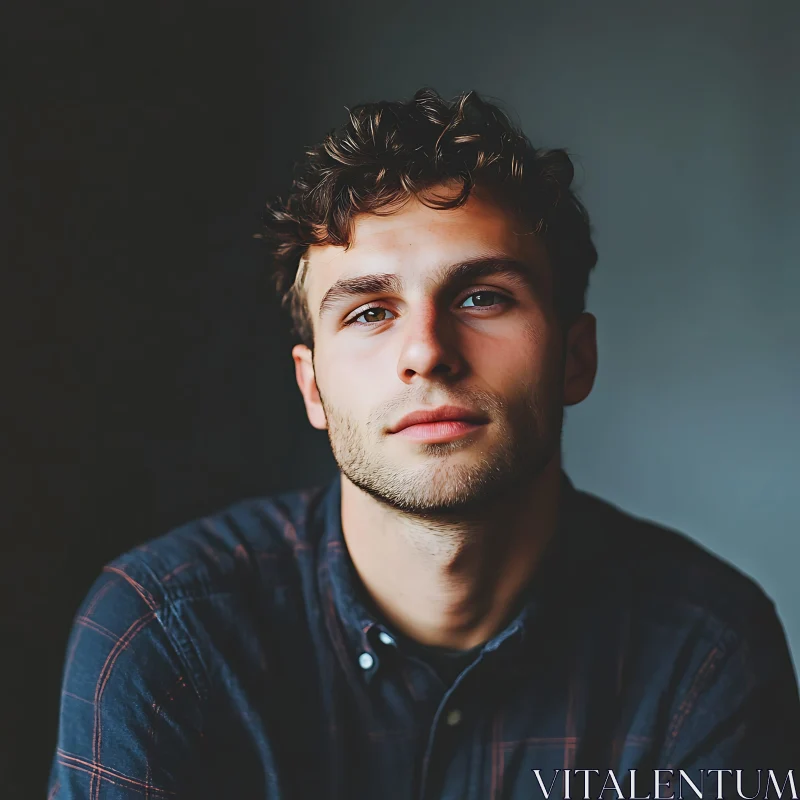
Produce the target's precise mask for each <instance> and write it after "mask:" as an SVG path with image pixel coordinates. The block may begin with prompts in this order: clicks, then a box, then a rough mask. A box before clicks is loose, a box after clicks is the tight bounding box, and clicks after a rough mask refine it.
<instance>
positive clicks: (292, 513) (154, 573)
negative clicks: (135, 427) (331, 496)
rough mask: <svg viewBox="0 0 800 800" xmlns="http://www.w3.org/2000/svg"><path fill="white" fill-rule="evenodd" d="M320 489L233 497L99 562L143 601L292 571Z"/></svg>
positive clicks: (305, 543)
mask: <svg viewBox="0 0 800 800" xmlns="http://www.w3.org/2000/svg"><path fill="white" fill-rule="evenodd" d="M324 489H325V487H324V486H317V487H312V488H309V489H302V490H296V491H291V492H284V493H281V494H275V495H269V496H263V497H253V498H247V499H244V500H239V501H237V502H235V503H232V504H231V505H229V506H227V507H225V508H222V509H220V510H218V511H216V512H214V513H212V514H209V515H206V516H203V517H198V518H196V519H193V520H190V521H189V522H186V523H184V524H182V525H179V526H177V527H175V528H173V529H172V530H170V531H168V532H167V533H165V534H163V535H161V536H159V537H157V538H155V539H152V540H150V541H148V542H145V543H144V544H142V545H140V546H139V547H136V548H134V549H132V550H130V551H128V552H127V553H125V554H123V555H121V556H120V557H119V558H117V559H115V560H114V561H112V562H110V563H109V564H107V565H106V566H105V568H104V572H105V573H106V574H110V575H116V576H117V577H118V579H119V580H121V581H124V582H127V583H128V585H129V586H130V587H132V588H133V589H134V590H135V591H136V592H137V593H138V594H139V595H140V596H141V597H142V598H143V600H144V601H145V602H146V603H147V604H149V605H154V606H161V605H164V604H167V603H169V602H170V601H172V600H177V599H183V598H187V597H199V596H203V595H209V594H219V593H224V592H230V591H233V592H235V591H238V590H240V589H241V588H242V585H243V581H244V582H246V580H247V576H248V575H254V574H256V573H259V574H261V573H263V572H264V571H265V569H266V570H267V571H269V570H270V569H277V570H292V569H294V568H295V567H294V566H293V565H295V562H296V561H297V559H298V558H299V557H300V556H301V555H302V554H303V553H305V552H309V551H311V550H312V549H313V547H314V545H315V543H316V537H317V536H318V535H319V533H320V526H314V525H313V524H312V519H313V516H314V514H315V512H316V509H317V507H318V504H319V502H320V500H321V497H322V495H323V493H324Z"/></svg>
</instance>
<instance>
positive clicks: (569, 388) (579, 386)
mask: <svg viewBox="0 0 800 800" xmlns="http://www.w3.org/2000/svg"><path fill="white" fill-rule="evenodd" d="M596 375H597V319H596V318H595V316H594V314H588V313H586V312H584V313H583V314H581V315H580V316H579V317H578V319H576V320H575V322H573V323H572V326H571V327H570V329H569V331H568V333H567V342H566V361H565V365H564V405H565V406H574V405H577V404H578V403H580V402H582V401H583V400H585V399H586V398H587V397H588V396H589V392H591V391H592V387H593V386H594V379H595V376H596Z"/></svg>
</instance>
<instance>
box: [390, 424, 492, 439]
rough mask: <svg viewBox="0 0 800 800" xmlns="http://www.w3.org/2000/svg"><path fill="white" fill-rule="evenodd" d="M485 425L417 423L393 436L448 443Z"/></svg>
mask: <svg viewBox="0 0 800 800" xmlns="http://www.w3.org/2000/svg"><path fill="white" fill-rule="evenodd" d="M485 425H486V423H485V422H467V421H465V420H460V419H443V420H440V421H439V422H419V423H417V424H416V425H407V426H406V427H405V428H403V429H402V430H399V431H397V432H396V433H395V434H393V435H394V436H402V437H403V438H404V439H410V440H411V441H415V442H450V441H452V440H453V439H459V438H461V437H462V436H466V435H467V434H468V433H472V432H474V431H477V430H479V429H480V428H483V427H484V426H485Z"/></svg>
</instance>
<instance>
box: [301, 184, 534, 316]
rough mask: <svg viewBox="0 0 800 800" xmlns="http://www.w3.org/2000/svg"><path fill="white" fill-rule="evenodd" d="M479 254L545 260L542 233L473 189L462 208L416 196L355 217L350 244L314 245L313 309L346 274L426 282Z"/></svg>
mask: <svg viewBox="0 0 800 800" xmlns="http://www.w3.org/2000/svg"><path fill="white" fill-rule="evenodd" d="M480 256H495V257H499V256H506V257H508V258H513V259H516V260H519V261H523V262H525V263H530V264H531V265H532V266H536V265H537V264H538V263H539V262H541V261H543V260H546V255H545V251H544V246H543V244H542V242H541V240H540V239H539V237H538V236H535V235H533V234H532V233H530V229H529V228H528V227H526V226H525V225H524V224H523V222H522V221H521V220H520V219H519V218H518V217H517V216H516V215H514V214H513V213H512V212H511V211H509V210H507V209H505V208H504V207H502V206H501V205H499V204H497V203H495V202H491V201H490V200H489V199H487V198H486V197H485V196H479V195H478V194H477V193H476V192H475V191H473V192H472V193H471V195H470V197H469V199H468V200H467V202H466V203H465V204H464V205H463V206H461V207H460V208H455V209H445V210H442V209H434V208H430V207H428V206H426V205H425V204H424V203H422V202H421V201H419V200H418V199H416V198H411V199H410V200H409V201H408V202H407V203H406V204H405V205H403V206H402V207H401V208H399V209H398V210H395V211H392V213H391V214H385V215H376V214H361V215H359V216H358V217H356V219H355V221H354V225H353V235H352V237H351V244H350V247H349V248H347V249H345V248H344V247H336V246H333V245H321V246H313V247H310V248H309V251H308V254H307V262H308V263H307V264H306V274H305V278H304V286H305V289H306V296H307V299H308V303H309V307H310V309H311V311H312V313H314V312H315V311H316V309H317V308H318V307H319V303H320V300H321V299H322V296H323V294H324V293H325V292H326V290H327V289H328V288H329V287H330V286H331V285H332V284H333V283H334V282H335V281H337V280H339V279H341V278H345V277H347V278H349V277H358V276H361V275H367V274H375V273H389V274H397V275H401V276H402V277H403V279H404V282H406V283H407V284H409V285H412V284H414V283H420V284H421V283H422V282H424V281H425V279H426V278H427V277H428V276H430V275H432V274H435V273H437V272H438V270H439V269H441V268H442V267H444V266H447V265H449V264H455V263H458V262H460V261H465V260H468V259H470V258H475V257H480Z"/></svg>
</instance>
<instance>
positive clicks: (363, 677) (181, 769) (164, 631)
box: [51, 90, 800, 800]
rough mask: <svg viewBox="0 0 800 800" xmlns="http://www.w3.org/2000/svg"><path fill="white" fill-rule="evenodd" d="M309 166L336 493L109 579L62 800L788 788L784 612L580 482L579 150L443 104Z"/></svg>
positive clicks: (366, 111) (397, 113)
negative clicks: (574, 427) (575, 449)
mask: <svg viewBox="0 0 800 800" xmlns="http://www.w3.org/2000/svg"><path fill="white" fill-rule="evenodd" d="M307 155H308V158H307V161H306V162H305V165H304V168H303V170H302V171H301V173H300V174H299V175H298V177H297V179H296V180H295V183H294V185H293V188H292V193H291V194H290V196H289V198H288V201H287V202H286V203H285V204H284V203H281V202H276V203H275V204H273V205H272V206H270V207H269V209H268V213H267V216H266V233H267V238H268V239H269V240H270V241H271V242H272V245H273V252H274V263H275V265H276V269H277V276H278V287H279V289H280V291H282V292H283V293H284V295H285V298H286V303H287V305H288V306H289V307H290V308H291V311H292V314H293V317H294V321H295V326H296V330H297V333H298V335H299V337H300V340H301V343H300V344H298V345H297V346H296V347H295V348H294V350H293V351H292V354H293V357H294V361H295V365H296V374H297V382H298V385H299V387H300V391H301V392H302V395H303V400H304V401H305V406H306V410H307V413H308V418H309V420H310V422H311V424H312V425H313V426H314V427H316V428H319V429H324V430H327V432H328V436H329V438H330V443H331V447H332V450H333V454H334V456H335V458H336V461H337V464H338V466H339V468H340V474H338V475H337V476H336V478H335V480H333V481H332V482H331V483H330V484H329V485H327V486H324V487H318V488H316V489H312V490H308V491H299V492H293V493H287V494H283V495H280V496H273V497H265V498H260V499H254V500H247V501H243V502H240V503H237V504H235V505H233V506H232V507H230V508H228V509H226V510H223V511H221V512H219V513H218V514H214V515H212V516H211V517H208V518H205V519H201V520H197V521H195V522H192V523H190V524H187V525H184V526H182V527H181V528H179V529H177V530H175V531H172V532H171V533H169V534H167V535H166V536H164V537H162V538H160V539H158V540H156V541H154V542H150V543H148V544H147V545H146V546H144V547H141V548H139V549H137V550H135V551H133V552H131V553H129V554H127V555H126V556H123V557H122V558H120V559H118V560H117V561H115V562H113V563H112V564H110V565H109V566H108V567H106V569H105V571H104V573H103V575H102V576H101V577H100V578H99V580H98V582H97V583H96V584H95V586H94V587H93V589H92V591H91V592H90V594H89V596H88V597H87V599H86V602H85V604H84V606H83V608H82V609H81V610H80V611H79V613H78V616H77V618H76V621H75V626H74V630H73V633H72V637H71V642H70V645H69V649H68V656H67V661H66V666H65V672H64V684H63V693H62V702H61V727H60V736H59V742H58V750H57V753H56V755H55V759H54V764H53V770H52V775H51V786H52V789H53V793H52V795H51V796H52V797H56V798H67V797H69V798H77V797H81V798H85V797H89V798H92V799H93V800H99V798H129V797H150V798H167V797H187V798H262V797H263V798H281V799H282V800H288V798H313V800H325V799H327V798H330V799H331V800H333V799H334V798H336V799H337V800H345V799H346V800H351V798H365V799H367V800H378V799H380V800H383V799H384V798H386V799H391V798H397V799H398V800H406V799H408V800H410V799H411V798H422V799H423V800H434V798H458V800H471V799H473V798H474V799H475V800H477V799H478V798H481V800H483V799H484V798H512V799H513V798H531V797H544V796H546V794H549V796H551V797H564V796H572V797H583V796H585V795H584V779H586V780H587V781H588V780H592V781H595V780H596V779H598V778H599V779H600V783H599V784H594V785H595V787H596V788H594V789H593V790H592V791H593V792H594V793H593V794H592V796H598V794H597V791H598V789H599V787H600V786H603V785H605V787H606V791H609V790H611V791H612V793H611V794H605V793H604V794H603V796H604V797H618V796H625V797H629V796H637V794H638V796H640V797H644V796H645V795H647V794H648V793H649V792H653V791H654V787H655V785H656V781H655V780H654V776H655V778H656V779H658V780H660V788H659V789H657V790H656V791H660V792H661V794H653V795H651V796H662V797H668V796H669V795H670V792H669V790H668V789H667V788H665V787H667V786H668V785H669V777H670V773H669V772H666V773H664V772H662V773H654V771H655V770H673V778H674V780H675V783H674V784H673V785H675V784H676V783H677V778H678V777H680V774H679V772H678V770H680V769H683V770H684V771H685V774H686V776H687V777H688V778H690V779H691V780H692V781H693V784H694V785H695V786H698V787H699V788H700V791H701V792H703V793H704V794H705V796H717V777H719V773H714V774H708V773H705V772H704V770H733V771H735V770H737V769H740V770H743V771H744V772H745V773H747V774H744V775H743V776H742V781H743V783H742V786H743V788H744V790H745V791H746V790H747V789H748V788H750V793H751V794H752V788H753V787H754V786H755V780H756V771H757V769H759V768H760V769H761V770H763V771H764V774H763V779H761V776H760V774H759V779H761V780H762V781H763V782H762V787H761V790H762V791H763V789H764V788H765V787H766V781H767V780H768V773H767V772H766V771H767V770H769V769H772V770H773V774H774V776H775V777H776V778H777V780H778V782H779V784H782V783H783V782H784V781H785V780H786V779H787V777H788V773H787V770H790V769H791V768H793V767H797V766H798V764H800V760H799V759H798V755H799V754H800V746H799V745H798V732H800V701H798V693H797V684H796V679H795V676H794V672H793V668H792V663H791V658H790V655H789V652H788V649H787V644H786V639H785V635H784V632H783V630H782V627H781V623H780V621H779V619H778V617H777V615H776V611H775V608H774V605H773V603H772V601H771V600H770V599H769V598H768V597H767V596H766V595H765V594H764V592H763V591H762V590H761V589H760V588H759V587H758V586H757V585H756V584H755V583H754V582H753V581H752V580H750V579H749V578H747V577H745V576H744V575H743V574H741V573H740V572H738V571H737V570H735V569H734V568H733V567H731V566H730V565H727V564H726V563H724V562H722V561H721V560H719V559H718V558H716V557H715V556H713V555H711V554H710V553H708V552H707V551H705V550H703V549H702V548H700V547H699V546H698V545H696V544H694V543H693V542H691V541H690V540H689V539H687V538H686V537H684V536H683V535H681V534H679V533H677V532H673V531H670V530H667V529H664V528H662V527H659V526H656V525H654V524H652V523H650V522H647V521H645V520H642V519H638V518H635V517H633V516H631V515H629V514H627V513H625V512H623V511H622V510H620V509H618V508H616V507H614V506H612V505H610V504H609V503H607V502H604V501H602V500H601V499H599V498H597V497H594V496H592V495H590V494H587V493H584V492H581V491H579V490H577V489H576V488H575V487H574V486H573V485H572V483H571V481H570V480H569V478H568V477H567V475H566V474H565V473H564V471H563V469H562V465H561V430H562V421H563V413H564V407H565V406H570V405H575V404H577V403H580V402H581V401H582V400H584V399H585V398H586V397H587V395H588V394H589V392H590V391H591V389H592V384H593V382H594V378H595V372H596V369H597V349H596V338H595V318H594V317H593V316H592V315H591V314H588V313H586V312H585V310H584V309H585V294H586V288H587V284H588V276H589V273H590V271H591V269H592V268H593V266H594V265H595V262H596V260H597V254H596V251H595V249H594V246H593V244H592V241H591V236H590V226H589V220H588V217H587V215H586V212H585V210H584V208H583V206H582V205H581V203H580V202H579V201H578V199H577V198H576V197H575V195H574V193H573V191H572V190H571V189H570V185H571V182H572V176H573V171H572V164H571V162H570V160H569V158H568V156H567V155H566V153H565V152H564V151H561V150H551V151H544V150H536V149H534V148H533V147H532V146H531V145H530V143H529V142H528V140H527V139H526V138H525V137H524V136H523V135H522V134H521V133H520V132H518V131H516V130H515V129H514V128H513V127H512V126H511V125H510V124H509V122H508V119H507V118H506V117H505V116H504V115H503V114H502V113H501V112H500V111H499V110H498V109H497V108H496V107H495V106H493V105H490V104H488V103H486V102H484V101H483V100H482V99H481V98H480V97H479V96H478V95H477V94H475V93H468V94H465V95H462V96H460V97H459V98H457V99H456V100H455V101H454V102H453V103H448V102H445V101H444V100H442V98H440V97H439V96H438V95H437V94H436V93H435V92H433V91H431V90H421V91H420V92H418V93H417V94H416V96H415V97H414V99H413V100H411V101H410V102H407V103H388V102H382V103H375V104H369V105H363V106H359V107H356V108H354V109H353V110H352V112H350V119H349V122H348V123H347V125H346V126H345V127H344V128H343V129H341V130H339V131H336V132H334V133H331V134H330V135H329V136H328V137H327V138H326V139H325V140H324V142H322V143H321V144H320V145H319V146H317V147H315V148H313V149H312V150H311V151H309V153H308V154H307ZM575 770H590V771H593V772H583V773H577V772H575ZM609 770H613V772H612V773H611V775H613V780H614V781H616V782H618V783H619V785H620V787H619V788H620V791H619V793H618V792H617V791H616V789H615V788H614V784H613V783H612V782H611V781H612V779H611V778H609ZM632 770H636V772H637V773H638V781H636V783H635V784H634V783H633V781H634V780H636V778H635V777H634V774H633V773H632V772H631V771H632ZM733 774H734V773H733V772H731V773H730V775H731V776H732V775H733ZM722 775H723V776H724V777H726V779H727V777H729V776H728V773H722ZM570 792H571V795H570ZM683 793H684V796H689V797H692V796H697V795H696V794H694V795H693V794H689V793H688V789H687V784H685V783H684V789H683ZM676 796H677V795H676ZM724 796H726V797H728V796H737V795H735V794H733V793H732V790H731V793H730V794H725V795H724ZM759 796H761V795H759Z"/></svg>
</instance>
